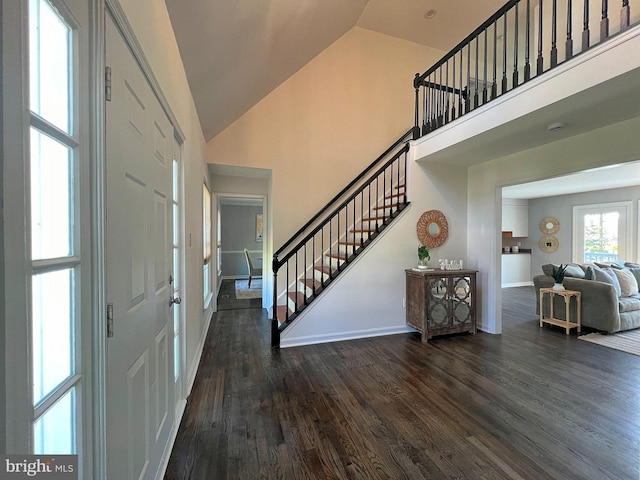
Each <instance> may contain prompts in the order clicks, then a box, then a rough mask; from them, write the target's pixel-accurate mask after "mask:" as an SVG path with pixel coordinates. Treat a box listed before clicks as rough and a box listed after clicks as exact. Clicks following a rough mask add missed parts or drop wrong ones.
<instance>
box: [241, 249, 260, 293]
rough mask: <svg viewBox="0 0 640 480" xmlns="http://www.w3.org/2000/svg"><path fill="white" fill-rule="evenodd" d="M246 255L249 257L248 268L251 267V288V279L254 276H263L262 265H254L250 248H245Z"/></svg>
mask: <svg viewBox="0 0 640 480" xmlns="http://www.w3.org/2000/svg"><path fill="white" fill-rule="evenodd" d="M244 256H245V258H246V259H247V268H248V269H249V288H251V280H252V279H253V277H260V278H262V266H260V267H254V266H253V262H252V261H251V255H249V250H247V249H246V248H245V249H244Z"/></svg>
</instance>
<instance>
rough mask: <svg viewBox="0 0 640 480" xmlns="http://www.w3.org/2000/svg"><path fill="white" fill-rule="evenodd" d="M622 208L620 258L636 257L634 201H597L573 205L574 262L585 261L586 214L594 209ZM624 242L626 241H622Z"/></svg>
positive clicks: (619, 237)
mask: <svg viewBox="0 0 640 480" xmlns="http://www.w3.org/2000/svg"><path fill="white" fill-rule="evenodd" d="M607 209H611V210H620V211H621V215H623V216H624V218H623V219H621V221H620V226H621V230H622V231H621V232H619V235H618V242H619V246H621V247H622V248H619V251H618V258H619V259H620V260H630V259H634V258H635V251H634V250H635V248H634V243H633V202H631V201H622V202H611V203H595V204H588V205H575V206H574V207H573V249H572V252H573V253H572V259H573V262H574V263H583V262H584V242H583V234H584V223H583V219H584V215H585V214H587V213H590V212H592V211H594V210H607ZM622 242H624V243H622Z"/></svg>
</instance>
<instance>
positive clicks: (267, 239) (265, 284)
mask: <svg viewBox="0 0 640 480" xmlns="http://www.w3.org/2000/svg"><path fill="white" fill-rule="evenodd" d="M212 195H213V196H214V197H215V199H216V203H215V206H214V208H212V209H211V211H212V213H213V211H215V212H216V215H212V217H213V218H212V223H213V225H212V229H213V233H214V236H213V239H212V243H213V244H214V245H216V246H217V245H218V242H219V241H220V239H219V238H218V215H217V212H218V209H219V208H220V200H221V199H223V198H250V199H254V200H255V199H261V200H262V222H263V226H262V228H263V235H262V308H267V309H269V308H270V306H271V301H272V296H273V294H272V293H271V292H272V290H271V284H272V282H271V281H270V279H271V262H269V259H270V258H271V256H272V253H273V249H272V247H271V234H270V232H271V228H270V225H271V218H270V216H269V211H268V210H267V204H268V202H267V195H265V194H251V193H229V192H212ZM214 281H215V285H213V287H214V296H213V306H214V311H216V312H217V311H218V293H219V291H220V283H221V282H220V277H218V269H217V267H216V269H215V275H214Z"/></svg>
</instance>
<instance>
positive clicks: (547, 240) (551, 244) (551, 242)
mask: <svg viewBox="0 0 640 480" xmlns="http://www.w3.org/2000/svg"><path fill="white" fill-rule="evenodd" d="M559 246H560V242H559V241H558V239H557V238H556V237H554V236H553V235H547V236H545V237H542V238H541V239H540V241H539V242H538V247H540V250H542V251H543V252H545V253H553V252H555V251H556V250H558V247H559Z"/></svg>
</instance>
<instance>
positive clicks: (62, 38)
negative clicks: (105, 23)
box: [29, 0, 71, 133]
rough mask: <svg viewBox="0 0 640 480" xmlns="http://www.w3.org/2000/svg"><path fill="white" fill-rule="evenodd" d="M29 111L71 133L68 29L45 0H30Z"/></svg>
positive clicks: (69, 32) (69, 39)
mask: <svg viewBox="0 0 640 480" xmlns="http://www.w3.org/2000/svg"><path fill="white" fill-rule="evenodd" d="M30 7H31V8H30V12H29V18H30V22H29V23H30V25H29V38H30V42H29V43H30V45H29V58H30V68H31V76H30V78H31V85H30V86H31V93H30V95H31V110H32V111H33V112H35V113H37V114H38V115H40V116H41V117H43V118H44V119H46V120H47V121H49V122H51V123H52V124H54V125H55V126H57V127H58V128H60V129H61V130H64V131H65V132H67V133H70V128H71V126H70V123H71V122H70V110H71V108H70V95H69V92H70V86H71V83H70V77H71V75H70V59H71V55H70V47H71V30H70V29H69V27H68V26H67V25H66V24H65V23H64V22H63V20H62V19H61V18H60V16H59V15H58V14H57V12H56V11H55V10H54V9H53V8H52V7H51V5H50V4H49V2H47V1H46V0H31V5H30Z"/></svg>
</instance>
